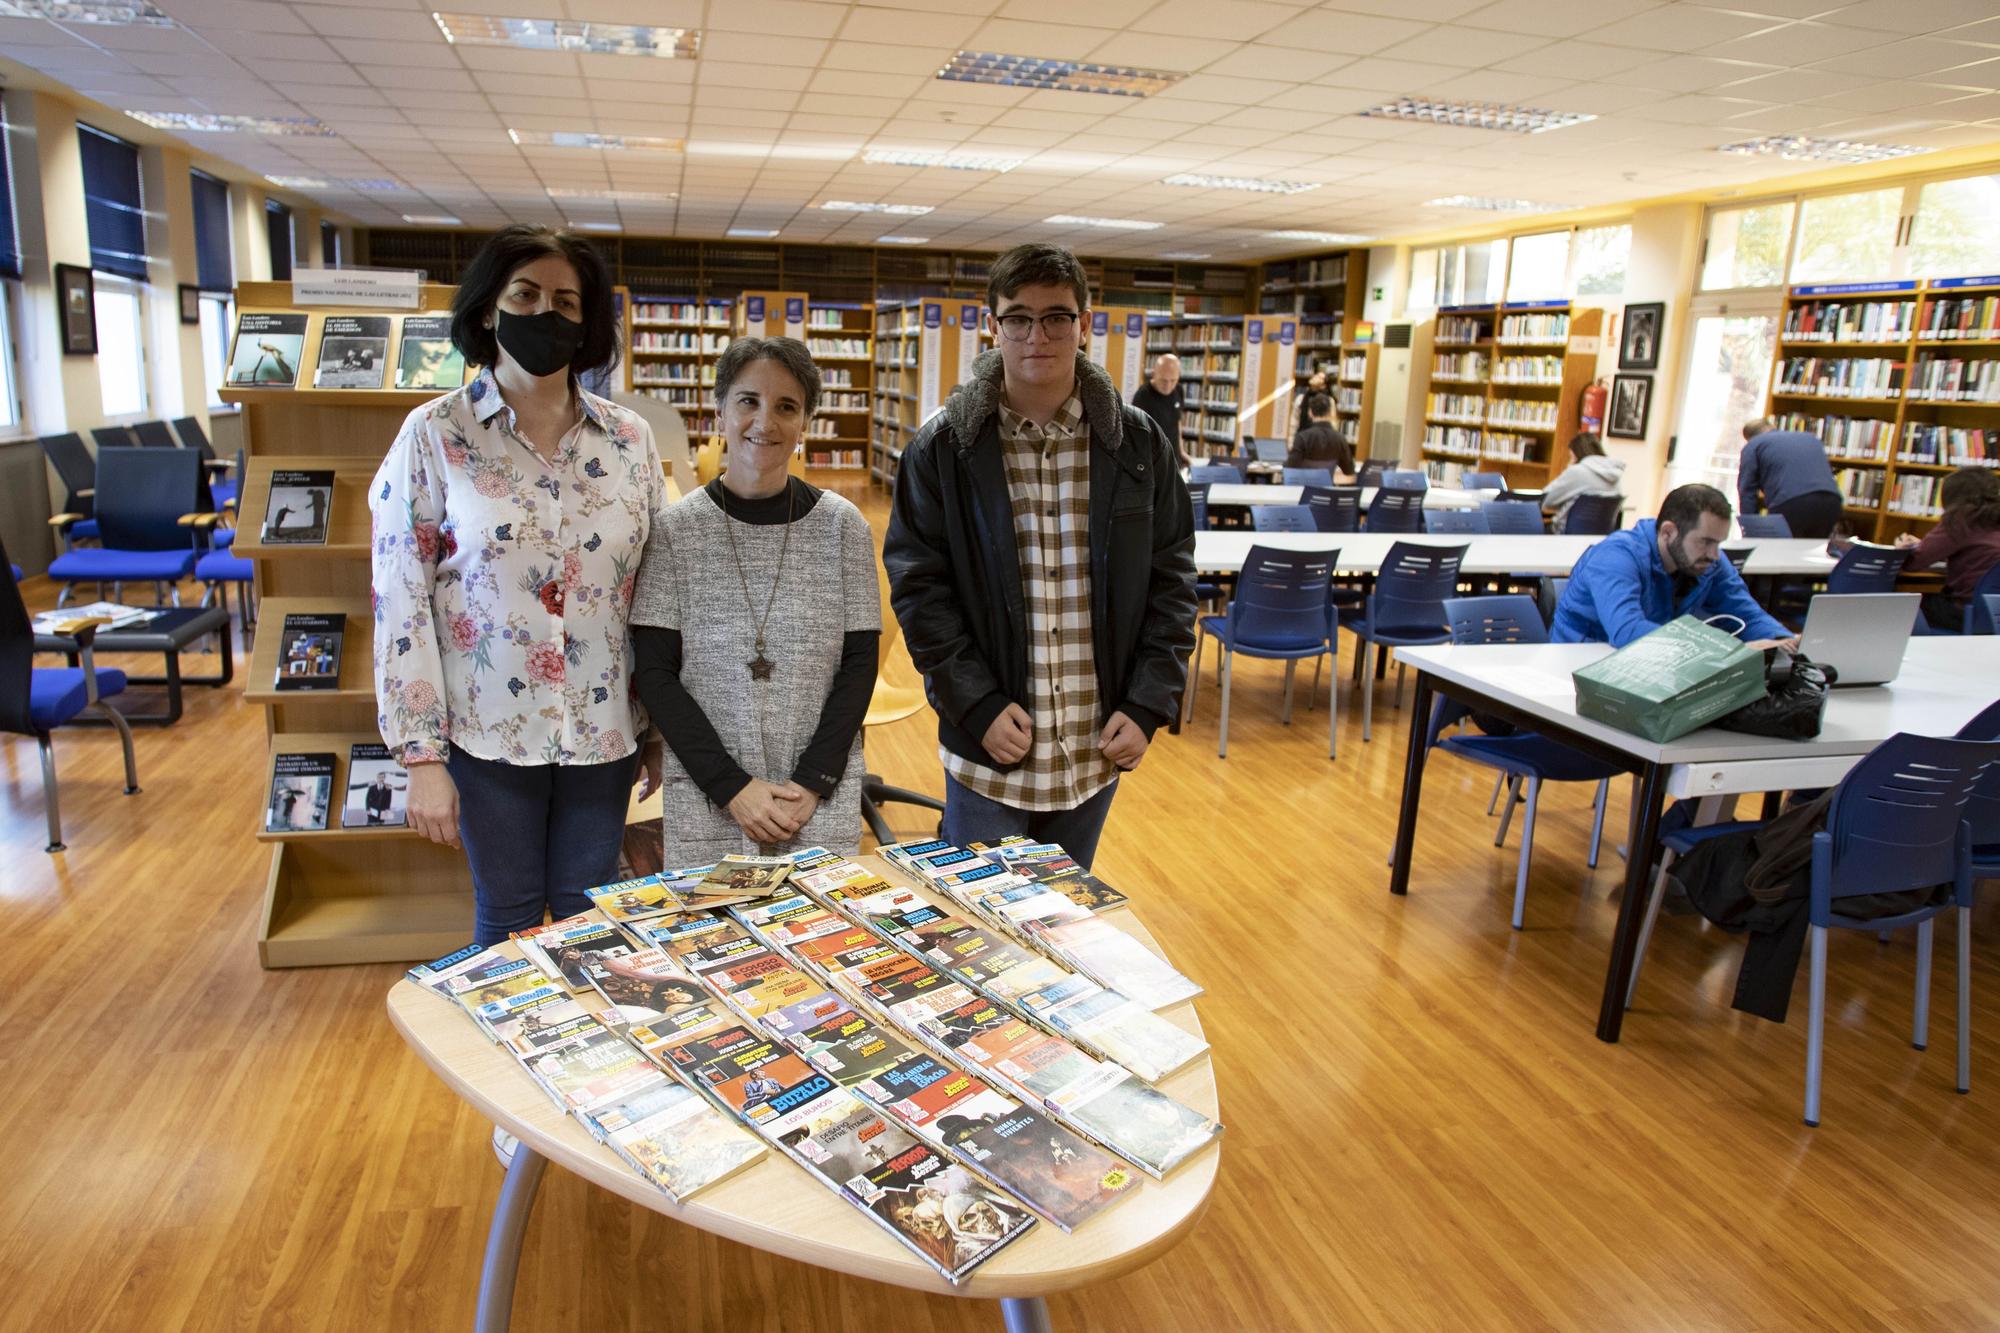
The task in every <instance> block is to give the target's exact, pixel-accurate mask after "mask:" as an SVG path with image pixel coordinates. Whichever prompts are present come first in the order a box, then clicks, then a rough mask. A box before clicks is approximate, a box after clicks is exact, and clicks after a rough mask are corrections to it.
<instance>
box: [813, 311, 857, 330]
mask: <svg viewBox="0 0 2000 1333" xmlns="http://www.w3.org/2000/svg"><path fill="white" fill-rule="evenodd" d="M846 313H847V312H846V311H844V310H830V309H827V308H826V307H823V306H814V307H813V308H812V309H811V310H808V311H807V312H806V327H807V328H809V329H836V330H838V329H843V328H846V327H847V325H846V323H845V322H844V320H845V317H846Z"/></svg>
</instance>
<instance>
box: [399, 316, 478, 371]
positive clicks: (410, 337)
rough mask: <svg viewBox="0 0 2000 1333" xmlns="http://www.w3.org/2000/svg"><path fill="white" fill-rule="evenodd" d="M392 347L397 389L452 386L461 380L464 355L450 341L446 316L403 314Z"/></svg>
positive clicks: (448, 318)
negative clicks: (397, 338)
mask: <svg viewBox="0 0 2000 1333" xmlns="http://www.w3.org/2000/svg"><path fill="white" fill-rule="evenodd" d="M402 335H403V341H402V343H401V345H400V346H399V347H398V348H397V349H396V387H397V388H399V389H456V388H459V387H460V386H461V385H463V384H464V383H465V356H464V354H463V353H461V352H460V351H459V350H458V348H456V347H454V346H452V342H451V316H450V315H405V316H403V328H402Z"/></svg>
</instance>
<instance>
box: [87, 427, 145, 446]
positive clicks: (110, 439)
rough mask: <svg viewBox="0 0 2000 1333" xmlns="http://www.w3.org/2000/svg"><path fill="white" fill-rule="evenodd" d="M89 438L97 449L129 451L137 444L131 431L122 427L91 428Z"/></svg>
mask: <svg viewBox="0 0 2000 1333" xmlns="http://www.w3.org/2000/svg"><path fill="white" fill-rule="evenodd" d="M90 438H91V441H92V442H93V443H95V444H96V445H97V447H98V448H99V449H131V448H135V447H136V446H137V444H138V441H136V440H134V439H133V438H132V432H131V430H130V429H128V428H127V427H124V426H92V427H91V428H90Z"/></svg>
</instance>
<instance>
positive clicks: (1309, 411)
mask: <svg viewBox="0 0 2000 1333" xmlns="http://www.w3.org/2000/svg"><path fill="white" fill-rule="evenodd" d="M1331 411H1333V399H1332V398H1330V397H1328V396H1327V395H1326V394H1323V393H1315V394H1308V395H1307V396H1306V415H1307V416H1309V417H1323V416H1325V415H1326V414H1327V413H1329V412H1331Z"/></svg>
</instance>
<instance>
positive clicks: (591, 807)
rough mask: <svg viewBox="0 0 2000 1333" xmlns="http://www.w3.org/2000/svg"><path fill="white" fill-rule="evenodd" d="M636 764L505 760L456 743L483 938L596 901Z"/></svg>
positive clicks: (621, 832)
mask: <svg viewBox="0 0 2000 1333" xmlns="http://www.w3.org/2000/svg"><path fill="white" fill-rule="evenodd" d="M638 763H639V756H638V755H637V754H636V753H635V754H633V755H632V756H631V757H630V758H627V759H617V760H613V761H612V762H611V763H608V764H568V765H565V764H503V763H499V762H497V761H495V760H492V759H481V758H479V757H477V756H476V755H470V754H467V753H466V752H465V751H463V750H461V749H459V748H458V747H457V746H456V745H454V746H452V747H451V758H450V759H449V760H447V761H446V764H447V767H449V768H450V770H451V780H452V782H453V783H455V784H456V785H457V787H458V836H459V839H460V840H461V841H462V842H464V844H465V859H466V860H467V861H470V862H471V863H472V900H473V913H474V921H475V931H476V933H475V935H474V939H475V942H476V943H478V944H480V945H491V944H498V943H499V942H500V941H502V940H504V939H506V938H507V936H508V935H510V934H511V933H513V932H514V931H517V930H529V929H532V928H533V927H535V926H539V925H541V924H542V919H543V916H544V915H545V914H546V915H549V916H553V917H554V918H555V919H556V920H558V921H560V920H561V919H562V918H564V917H566V916H574V915H575V914H576V913H578V912H581V911H583V910H584V909H585V908H587V907H589V906H590V899H589V898H588V897H587V896H586V895H585V894H584V890H585V889H588V888H592V887H594V886H596V885H599V884H609V883H610V882H611V881H612V879H613V878H614V877H615V876H616V875H617V873H618V849H619V845H620V843H621V842H622V840H623V839H624V836H625V809H626V803H627V801H628V799H629V797H630V792H631V787H632V779H633V777H634V776H635V773H636V769H637V766H638Z"/></svg>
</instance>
